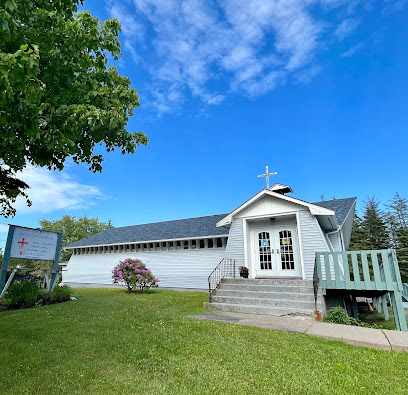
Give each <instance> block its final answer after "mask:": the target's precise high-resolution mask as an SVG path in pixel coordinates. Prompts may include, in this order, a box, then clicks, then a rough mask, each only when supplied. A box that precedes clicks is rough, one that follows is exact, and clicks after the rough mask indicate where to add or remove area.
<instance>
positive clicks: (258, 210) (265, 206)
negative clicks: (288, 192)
mask: <svg viewBox="0 0 408 395" xmlns="http://www.w3.org/2000/svg"><path fill="white" fill-rule="evenodd" d="M302 209H304V206H301V205H300V204H296V203H292V202H288V201H286V200H282V199H278V198H276V197H273V196H264V197H263V198H261V199H259V200H258V201H256V202H255V203H253V204H251V205H250V206H248V207H247V208H245V209H244V210H242V211H241V212H239V213H238V214H237V215H236V217H240V218H242V217H246V218H247V217H256V216H262V215H271V216H273V215H274V214H280V213H287V212H294V211H298V210H302Z"/></svg>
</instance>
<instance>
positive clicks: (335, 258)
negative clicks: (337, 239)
mask: <svg viewBox="0 0 408 395" xmlns="http://www.w3.org/2000/svg"><path fill="white" fill-rule="evenodd" d="M339 255H340V252H335V251H334V252H333V253H332V256H333V267H334V284H335V285H334V286H335V287H336V288H342V289H344V288H345V287H346V284H345V282H344V281H341V279H340V261H339Z"/></svg>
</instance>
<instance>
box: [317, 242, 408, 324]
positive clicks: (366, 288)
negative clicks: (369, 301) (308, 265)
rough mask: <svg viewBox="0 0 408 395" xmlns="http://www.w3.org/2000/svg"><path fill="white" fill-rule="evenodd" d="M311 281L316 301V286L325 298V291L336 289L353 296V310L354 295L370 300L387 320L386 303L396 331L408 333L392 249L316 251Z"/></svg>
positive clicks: (398, 275) (397, 271) (400, 286)
mask: <svg viewBox="0 0 408 395" xmlns="http://www.w3.org/2000/svg"><path fill="white" fill-rule="evenodd" d="M313 282H314V286H315V298H316V297H317V289H318V287H320V288H322V293H323V295H327V290H332V291H331V294H333V293H334V294H335V293H336V290H338V291H337V293H338V294H342V295H345V294H347V295H349V296H352V297H353V303H355V309H357V304H356V299H355V297H356V295H360V296H363V294H364V296H369V297H373V302H374V304H375V305H376V304H377V305H378V308H377V309H378V311H379V312H380V311H381V310H382V311H384V317H385V319H388V318H387V317H388V302H387V301H389V302H390V304H391V307H392V311H393V315H394V321H395V327H396V329H397V330H398V331H405V332H406V331H408V328H407V320H406V317H405V314H404V307H403V302H402V294H403V284H402V281H401V275H400V271H399V266H398V261H397V256H396V253H395V250H372V251H341V252H317V253H316V263H315V270H314V276H313ZM405 291H406V290H405ZM353 309H354V307H353Z"/></svg>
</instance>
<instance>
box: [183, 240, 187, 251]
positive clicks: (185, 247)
mask: <svg viewBox="0 0 408 395" xmlns="http://www.w3.org/2000/svg"><path fill="white" fill-rule="evenodd" d="M184 249H185V250H188V240H184Z"/></svg>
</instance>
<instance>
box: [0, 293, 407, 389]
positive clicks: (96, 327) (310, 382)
mask: <svg viewBox="0 0 408 395" xmlns="http://www.w3.org/2000/svg"><path fill="white" fill-rule="evenodd" d="M75 296H76V297H77V298H78V300H77V301H72V302H66V303H61V304H56V305H49V306H45V307H39V308H33V309H27V310H16V311H8V312H1V313H0V393H2V394H3V393H7V394H28V393H30V394H31V393H41V394H51V393H70V394H71V393H91V394H109V393H138V392H139V393H145V394H154V393H158V394H169V393H174V394H206V393H216V394H221V393H222V394H236V393H239V394H254V393H263V394H264V393H268V394H269V393H288V394H300V393H301V394H327V393H330V394H336V393H361V394H363V393H364V394H366V393H378V392H382V393H392V394H398V393H401V394H403V393H406V391H407V388H408V375H407V372H406V366H408V353H395V352H390V351H379V350H373V349H366V348H362V347H355V346H351V345H347V344H344V343H342V342H335V341H330V340H325V339H319V338H314V337H310V336H308V335H305V334H292V333H284V332H278V331H271V330H267V329H261V328H251V327H245V326H238V325H234V324H225V323H216V322H211V321H202V320H195V319H191V318H187V317H186V315H188V314H194V313H200V312H203V310H202V303H203V301H205V299H206V296H207V295H206V294H204V293H197V292H196V293H193V292H174V291H164V290H157V291H156V290H155V291H150V292H149V293H146V294H131V295H129V294H126V293H125V292H124V291H122V290H118V289H114V290H110V289H78V290H75Z"/></svg>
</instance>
